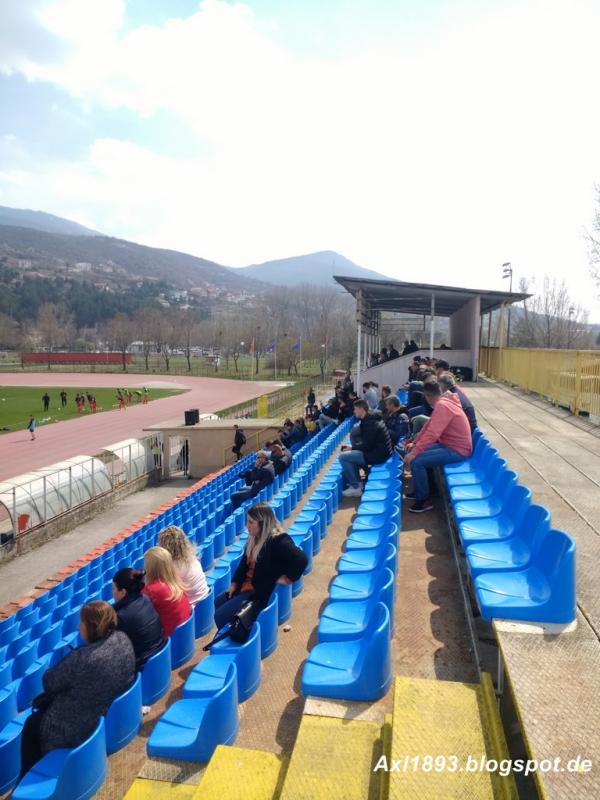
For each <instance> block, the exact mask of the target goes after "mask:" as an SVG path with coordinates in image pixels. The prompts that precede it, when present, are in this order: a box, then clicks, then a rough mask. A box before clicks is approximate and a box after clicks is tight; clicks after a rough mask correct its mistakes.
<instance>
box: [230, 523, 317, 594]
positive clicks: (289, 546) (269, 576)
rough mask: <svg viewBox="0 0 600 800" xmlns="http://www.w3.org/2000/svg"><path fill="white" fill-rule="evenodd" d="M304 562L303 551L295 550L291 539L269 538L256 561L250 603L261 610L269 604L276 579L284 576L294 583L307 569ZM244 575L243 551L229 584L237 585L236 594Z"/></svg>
mask: <svg viewBox="0 0 600 800" xmlns="http://www.w3.org/2000/svg"><path fill="white" fill-rule="evenodd" d="M307 563H308V560H307V558H306V554H305V553H304V550H302V549H301V548H300V547H296V545H295V544H294V541H293V539H292V538H291V536H288V534H287V533H280V534H278V535H276V536H271V537H270V539H268V540H267V541H266V542H265V544H264V545H263V546H262V548H261V551H260V553H259V554H258V558H257V559H256V566H255V568H254V576H253V578H252V585H253V586H254V594H253V596H252V600H255V601H256V603H257V605H258V607H259V608H264V607H265V606H266V605H268V603H269V598H270V597H271V595H272V594H273V590H274V589H275V585H276V583H277V581H278V580H279V578H281V577H282V576H283V575H285V576H287V577H288V578H289V579H290V580H292V581H297V580H298V578H300V577H301V575H302V573H303V572H304V570H305V569H306V565H307ZM247 572H248V561H247V558H246V551H244V555H243V556H242V560H241V561H240V563H239V565H238V568H237V569H236V571H235V573H234V575H233V578H232V583H235V584H236V585H237V588H236V591H235V594H238V593H239V591H240V588H241V586H242V584H243V583H244V579H245V577H246V573H247Z"/></svg>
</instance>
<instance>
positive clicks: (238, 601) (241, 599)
mask: <svg viewBox="0 0 600 800" xmlns="http://www.w3.org/2000/svg"><path fill="white" fill-rule="evenodd" d="M252 595H253V592H240V593H239V594H236V595H234V596H233V597H231V598H229V597H228V596H227V592H221V594H220V595H219V596H218V597H217V598H216V599H215V625H216V626H217V628H218V629H219V630H220V629H221V628H222V627H223V626H224V625H227V623H228V622H231V620H232V619H233V618H234V617H235V615H236V614H237V613H238V612H239V610H240V608H241V607H242V606H243V605H244V603H245V602H247V601H248V600H250V598H251V597H252Z"/></svg>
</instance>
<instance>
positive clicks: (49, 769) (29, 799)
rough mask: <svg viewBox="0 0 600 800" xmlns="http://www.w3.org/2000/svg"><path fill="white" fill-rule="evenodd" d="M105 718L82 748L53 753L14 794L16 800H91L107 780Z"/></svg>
mask: <svg viewBox="0 0 600 800" xmlns="http://www.w3.org/2000/svg"><path fill="white" fill-rule="evenodd" d="M106 769H107V761H106V743H105V738H104V717H102V719H100V721H99V723H98V725H97V726H96V729H95V730H94V732H93V733H92V735H91V736H90V737H89V738H88V739H86V741H85V742H83V744H80V745H79V747H74V748H72V749H65V748H60V749H58V750H51V751H50V752H49V753H47V754H46V755H45V756H44V757H43V758H42V759H41V761H38V762H37V764H36V765H35V766H34V767H33V768H32V769H31V770H29V772H28V773H27V774H26V775H25V777H24V778H23V780H22V781H21V782H20V783H19V784H18V786H17V787H16V789H15V790H14V791H13V795H12V796H13V798H14V800H46V799H47V800H50V798H60V800H88V798H90V797H93V796H94V795H95V794H96V792H97V791H98V789H99V788H100V786H102V783H103V782H104V778H105V777H106Z"/></svg>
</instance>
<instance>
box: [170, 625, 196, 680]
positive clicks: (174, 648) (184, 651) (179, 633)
mask: <svg viewBox="0 0 600 800" xmlns="http://www.w3.org/2000/svg"><path fill="white" fill-rule="evenodd" d="M194 634H195V630H194V614H193V613H192V614H190V616H189V617H188V618H187V619H186V620H185V622H182V623H181V624H180V625H178V626H177V627H176V628H175V630H174V631H173V633H172V634H171V669H177V667H181V666H182V664H185V663H186V661H189V660H190V658H191V657H192V656H193V655H194V651H195V649H196V641H195V635H194Z"/></svg>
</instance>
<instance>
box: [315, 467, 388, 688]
mask: <svg viewBox="0 0 600 800" xmlns="http://www.w3.org/2000/svg"><path fill="white" fill-rule="evenodd" d="M400 466H401V464H400V459H399V457H398V455H397V454H394V455H392V456H391V457H390V458H389V459H388V461H387V462H386V463H385V464H381V465H378V466H374V467H372V468H371V470H370V472H369V476H368V479H367V483H366V486H365V491H364V492H363V494H362V497H361V500H360V503H359V506H358V509H357V514H356V517H355V518H354V519H353V522H352V527H351V530H350V533H349V535H348V537H347V539H346V541H345V543H344V553H343V555H342V556H341V558H340V559H339V561H338V564H337V573H338V574H337V576H336V577H335V578H334V580H333V581H332V583H331V586H330V587H329V602H328V603H327V605H326V606H325V608H324V609H323V611H322V613H321V615H320V618H319V625H318V629H317V636H318V641H319V643H318V644H317V645H315V647H313V649H312V650H311V652H310V653H309V656H308V658H307V660H306V663H305V665H304V670H303V673H302V693H303V694H304V695H305V696H310V695H317V696H321V697H331V698H336V699H344V700H363V701H365V700H376V699H378V698H380V697H382V696H383V695H384V694H385V693H386V692H387V690H388V688H389V686H390V683H391V679H392V672H391V656H390V648H391V636H392V632H393V625H394V622H393V620H394V598H395V575H396V570H397V550H398V531H399V526H400V523H401V498H402V491H401V489H402V484H401V478H400V475H399V469H400ZM336 469H338V470H339V469H340V467H339V463H338V464H336Z"/></svg>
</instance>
